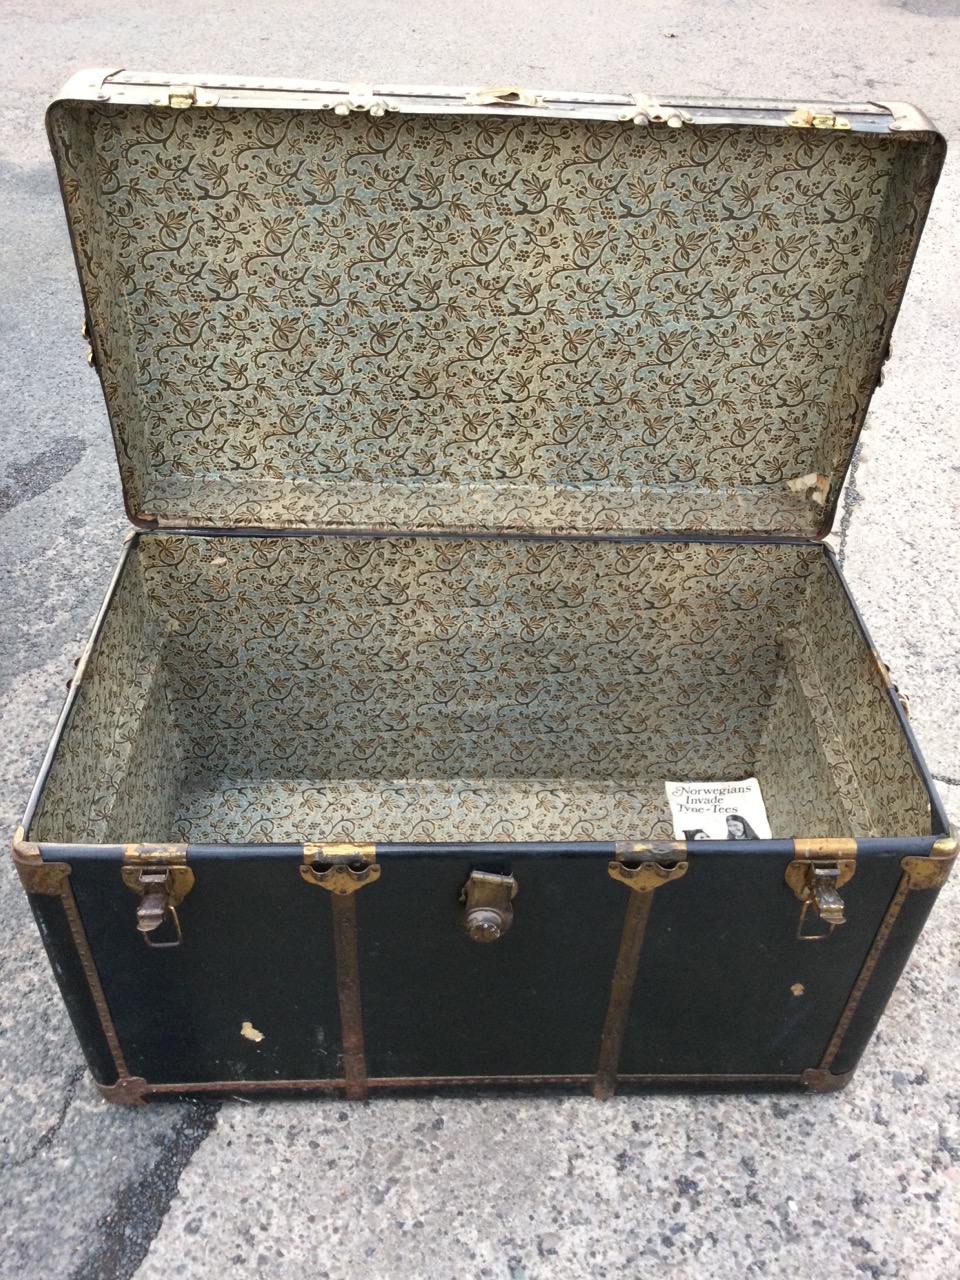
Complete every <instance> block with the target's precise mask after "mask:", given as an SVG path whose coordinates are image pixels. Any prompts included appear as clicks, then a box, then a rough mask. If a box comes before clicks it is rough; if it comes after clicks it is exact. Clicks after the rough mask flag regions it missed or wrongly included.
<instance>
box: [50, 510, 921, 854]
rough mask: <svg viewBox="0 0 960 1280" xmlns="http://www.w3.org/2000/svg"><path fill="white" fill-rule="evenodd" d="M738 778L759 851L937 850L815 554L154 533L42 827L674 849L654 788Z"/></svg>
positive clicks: (110, 836)
mask: <svg viewBox="0 0 960 1280" xmlns="http://www.w3.org/2000/svg"><path fill="white" fill-rule="evenodd" d="M751 775H753V776H756V777H757V778H759V780H760V784H761V787H762V790H763V795H764V799H765V801H766V805H767V812H768V816H769V819H770V824H771V829H772V833H773V836H774V837H776V838H781V837H794V836H799V837H806V836H811V837H815V836H881V835H882V836H909V835H922V834H926V833H928V832H929V831H930V808H929V799H928V796H927V792H926V788H925V786H924V783H923V780H922V777H921V775H920V772H919V769H918V767H917V765H916V762H915V759H914V756H913V753H912V751H911V749H910V745H909V743H908V741H907V739H906V736H905V735H904V733H903V731H902V728H901V726H900V723H899V720H898V717H897V715H896V712H895V710H894V708H893V705H892V703H891V700H890V697H889V693H888V690H887V686H886V682H885V680H884V678H883V676H882V674H881V672H880V670H879V667H878V665H877V662H876V660H875V658H874V657H873V655H872V653H871V650H870V648H869V647H868V645H867V643H866V641H865V638H864V636H863V633H862V631H861V629H860V627H859V626H858V624H857V621H856V618H855V616H854V613H853V610H852V607H851V605H850V603H849V601H848V599H847V596H846V593H845V591H844V589H843V587H842V584H841V581H840V579H839V576H838V574H837V573H836V571H835V569H834V568H833V567H832V564H831V562H830V560H829V557H828V555H827V554H826V552H825V551H824V550H823V548H822V547H820V546H819V545H816V544H803V543H780V544H778V543H773V542H764V543H745V542H739V543H738V542H726V543H724V542H708V541H703V542H695V541H677V542H659V541H640V542H625V541H616V540H602V539H598V540H583V541H570V540H552V539H536V538H529V537H522V536H518V537H510V538H496V537H490V538H469V537H462V536H461V537H456V536H450V537H430V536H424V535H420V536H407V537H398V536H380V537H374V536H349V537H343V536H339V537H338V536H335V535H330V534H326V535H318V536H263V537H255V536H206V535H195V534H178V533H156V534H149V535H145V536H142V537H141V538H140V539H139V540H138V542H137V543H136V545H135V546H134V548H133V549H132V551H131V554H130V556H129V558H128V560H127V563H126V567H125V569H124V571H123V574H122V577H121V579H120V583H119V586H118V589H117V592H116V594H115V596H114V599H113V602H112V604H111V606H110V609H109V611H108V614H107V618H106V621H105V624H104V626H103V628H102V630H101V633H100V635H99V638H98V640H97V642H96V645H95V648H94V651H93V653H92V655H91V658H90V661H89V662H88V664H87V667H86V670H85V671H84V673H83V676H82V680H81V684H80V687H79V690H78V696H77V700H76V703H75V705H74V707H73V710H72V713H71V716H70V718H69V720H68V722H67V726H66V729H65V731H64V733H63V735H62V738H61V741H60V744H59V746H58V749H57V752H56V755H55V757H54V761H53V765H52V769H51V771H50V774H49V777H48V780H47V783H46V786H45V789H44V792H43V794H42V796H41V799H40V803H39V806H38V809H37V813H36V816H35V819H34V821H33V823H32V825H31V832H30V834H31V837H32V838H33V839H37V840H43V841H48V842H53V843H59V842H90V843H108V844H110V843H124V842H129V841H131V840H136V841H144V842H164V841H187V842H193V843H244V842H253V843H259V842H264V843H286V842H289V841H293V842H300V841H319V840H324V841H325V840H331V841H339V840H343V841H350V840H352V841H380V842H384V841H397V842H403V841H411V842H429V841H453V840H456V841H465V840H466V841H470V840H475V841H490V840H497V841H509V840H517V841H524V840H557V841H564V840H566V841H575V840H611V839H624V840H639V839H649V838H670V837H672V835H673V831H672V827H671V822H670V815H669V808H668V805H667V802H666V797H665V793H664V781H665V779H671V780H675V781H704V780H723V781H728V780H734V779H739V778H744V777H748V776H751Z"/></svg>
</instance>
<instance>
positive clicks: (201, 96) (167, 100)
mask: <svg viewBox="0 0 960 1280" xmlns="http://www.w3.org/2000/svg"><path fill="white" fill-rule="evenodd" d="M217 101H218V99H217V95H216V94H215V93H209V92H208V91H207V90H205V89H198V88H197V87H196V85H192V84H172V85H171V86H170V88H169V89H168V90H167V93H166V96H165V97H163V98H154V101H153V105H154V106H155V107H174V108H175V109H176V110H177V111H186V110H187V108H188V107H215V106H216V105H217Z"/></svg>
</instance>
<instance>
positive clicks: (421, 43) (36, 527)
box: [0, 0, 960, 1280]
mask: <svg viewBox="0 0 960 1280" xmlns="http://www.w3.org/2000/svg"><path fill="white" fill-rule="evenodd" d="M958 56H960V4H958V3H957V2H956V0H899V2H898V3H885V2H884V0H858V3H854V4H847V5H838V4H835V3H831V2H830V0H790V3H785V2H784V3H774V2H773V0H754V2H753V3H747V2H746V0H711V2H708V0H701V2H700V3H697V2H696V0H673V3H672V4H670V5H669V6H667V5H654V4H649V3H638V2H637V0H600V2H597V3H588V2H587V0H580V2H579V3H578V2H577V0H551V3H549V4H547V3H544V2H543V0H526V3H523V4H516V3H508V2H507V0H485V2H484V3H480V2H479V0H461V3H460V4H452V3H444V2H443V0H421V2H420V3H418V4H413V3H406V4H403V3H389V0H354V3H353V4H352V5H342V4H341V5H334V4H332V3H329V2H324V0H317V2H316V3H314V4H305V3H302V2H301V3H296V4H295V3H290V0H259V3H257V4H252V3H249V0H235V2H234V3H232V4H221V5H217V6H205V7H204V6H200V5H197V4H196V3H192V2H190V0H166V2H165V3H161V4H156V5H153V6H142V5H137V4H134V3H132V0H96V2H94V0H63V2H61V3H58V4H55V3H52V0H35V2H34V3H33V4H31V5H27V4H25V3H20V4H18V3H15V2H13V0H7V3H6V4H5V5H3V6H2V8H0V67H2V83H3V86H4V88H3V94H2V98H0V166H2V168H0V174H2V183H0V215H2V225H3V228H4V234H3V236H2V246H0V281H2V289H3V307H2V310H0V325H2V327H3V330H4V342H3V353H4V359H3V361H2V364H0V383H2V406H3V415H2V423H0V430H2V441H3V444H2V457H0V540H2V561H0V572H2V584H3V598H4V605H5V607H4V609H3V613H2V616H0V628H2V644H0V699H2V703H3V714H4V719H3V731H2V733H0V827H2V832H0V834H2V838H3V841H4V842H5V843H6V841H7V838H8V836H9V834H10V833H11V832H12V830H13V828H14V826H15V824H16V822H17V820H18V816H19V813H20V811H21V809H22V806H23V803H24V801H25V799H26V796H27V793H28V790H29V787H30V785H31V782H32V779H33V776H34V773H35V770H36V768H37V765H38V764H39V761H40V758H41V755H42V752H43V750H44V748H45V746H46V743H47V740H48V737H49V734H50V731H51V729H52V727H53V723H54V719H55V716H56V713H57V710H58V704H59V700H60V695H61V692H62V689H63V681H64V680H65V679H66V677H67V674H68V671H69V667H70V662H71V660H72V658H73V657H74V656H75V654H76V653H77V652H78V650H79V646H80V644H81V643H82V641H83V639H84V638H85V635H86V633H87V630H88V627H89V624H90V621H91V618H92V616H93V613H94V611H95V609H96V607H97V605H98V603H99V601H100V598H101V596H102V593H103V590H104V587H105V585H106V582H107V578H108V575H109V573H110V571H111V568H112V566H113V564H114V561H115V558H116V555H117V551H118V545H119V542H120V539H121V536H122V533H123V531H124V528H125V524H124V518H123V515H122V506H121V502H120V493H119V487H118V483H117V478H116V468H115V463H114V459H113V456H112V451H111V446H110V443H109V440H108V432H107V426H106V420H105V416H104V412H103V409H102V405H101V402H100V397H99V392H98V387H97V383H96V380H95V378H94V377H93V376H92V375H91V374H90V373H89V372H88V370H87V368H86V364H85V361H84V353H85V348H84V344H83V343H82V341H81V339H80V336H79V324H80V302H79V296H78V292H77V287H76V283H75V281H74V276H73V264H72V261H71V258H70V255H69V252H68V248H67V241H66V237H65V234H64V228H63V224H62V219H61V214H60V211H59V207H58V199H57V194H56V188H55V182H54V175H53V170H52V166H51V164H50V161H49V159H48V156H47V152H46V144H45V139H44V134H43V127H42V121H43V110H44V106H45V103H46V100H47V99H48V97H49V96H50V95H51V94H52V93H53V92H54V91H55V90H56V89H57V87H58V85H59V84H60V82H61V81H62V80H63V79H65V78H66V75H67V73H69V72H72V71H73V70H75V69H78V68H80V67H82V66H84V65H114V66H121V65H126V66H128V67H136V66H147V67H168V68H171V69H174V70H190V69H191V68H192V69H196V68H198V67H199V68H207V69H210V70H221V71H232V72H235V73H240V74H257V75H265V74H274V75H301V76H314V77H317V78H344V79H361V80H362V79H376V78H379V79H383V80H394V81H407V82H424V83H430V82H434V83H448V84H449V83H468V84H489V83H511V82H514V83H519V84H524V85H529V84H533V85H540V84H544V85H547V86H551V87H552V86H564V87H579V88H584V89H617V90H626V91H631V90H635V89H638V88H644V89H649V90H653V91H655V92H658V93H662V94H663V96H664V97H665V98H667V100H669V97H670V94H671V92H673V91H676V90H681V91H683V90H686V91H687V92H689V93H697V94H716V95H731V96H736V95H757V96H769V97H787V98H795V99H796V100H797V101H798V102H804V101H808V100H810V99H811V98H820V97H826V98H835V99H849V100H858V99H862V98H878V99H882V100H890V99H893V100H896V99H906V100H914V101H917V102H919V103H920V104H921V105H923V106H924V107H925V108H926V109H927V110H928V111H929V112H930V113H931V114H932V115H933V116H934V117H935V118H936V119H937V120H938V122H939V123H940V124H941V126H942V127H943V128H944V129H945V130H946V132H947V133H948V134H949V135H950V136H951V137H956V136H957V134H958V132H960V78H958V74H957V67H958ZM958 207H960V163H957V162H953V161H950V162H948V168H947V172H946V175H945V178H944V181H943V183H942V185H941V188H940V192H939V194H938V196H937V199H936V203H935V205H934V211H933V215H932V221H931V225H930V228H929V231H928V234H927V237H926V241H925V244H924V246H923V248H922V250H921V253H920V256H919V259H918V261H917V266H916V270H915V274H914V277H913V282H912V284H911V286H910V291H909V296H908V299H907V303H906V305H905V308H904V311H903V314H902V318H901V321H900V324H899V327H898V331H897V334H896V339H895V357H894V359H893V361H892V362H891V365H890V366H889V367H888V371H889V376H888V379H887V384H886V386H885V387H884V388H883V390H882V391H881V392H880V393H879V394H878V396H877V397H876V400H875V405H874V408H873V410H872V412H871V416H870V421H869V425H868V430H867V432H866V434H865V436H864V440H863V447H862V451H861V453H860V456H859V459H858V463H857V467H856V471H855V473H854V476H853V478H852V481H851V483H850V485H849V487H848V496H847V503H846V507H845V511H844V515H843V520H842V522H841V524H840V526H839V542H840V550H841V553H842V555H843V557H844V561H845V565H846V571H847V573H848V576H849V577H850V579H851V581H852V583H853V586H854V589H855V592H856V594H857V596H858V599H859V601H860V603H861V605H862V608H863V611H864V613H865V615H866V618H867V621H868V624H869V626H870V627H871V628H872V630H873V634H874V637H875V639H876V641H877V643H878V646H879V648H880V650H881V652H882V653H883V654H884V655H885V656H886V657H887V659H888V661H889V662H890V664H891V666H892V668H893V671H894V674H895V676H896V678H898V680H899V682H900V685H901V688H902V689H904V691H906V692H907V693H909V694H910V695H911V698H912V707H913V718H914V724H915V726H916V730H917V734H918V736H919V739H920V742H921V744H922V746H923V747H924V749H925V752H926V755H927V759H928V761H929V763H930V765H931V767H932V769H933V771H934V773H935V774H936V776H937V778H938V780H939V783H940V785H941V786H942V789H943V793H944V795H945V797H946V800H947V803H948V806H949V807H950V809H951V811H952V815H953V817H954V819H955V820H960V752H958V748H957V732H956V730H957V724H958V720H960V679H958V674H960V623H958V618H960V575H958V573H957V552H958V546H960V514H958V503H957V493H958V473H960V449H958V445H960V431H958V413H960V391H958V388H960V367H958V366H960V358H958V339H960V265H958V264H960V232H958V225H960V220H958V217H957V209H958ZM958 900H960V883H954V884H952V885H948V887H947V889H946V890H945V892H944V894H943V896H942V897H941V900H940V903H939V905H938V907H937V909H936V912H935V915H934V917H933V918H932V920H931V923H930V926H929V928H928V930H927V933H926V934H925V936H924V938H923V940H922V942H921V944H920V946H919V948H918V949H917V951H916V953H915V955H914V957H913V959H912V960H911V962H910V966H909V970H908V972H907V974H906V975H905V978H904V980H903V981H902V983H901V985H900V988H899V990H898V992H897V994H896V996H895V998H894V1000H893V1002H892V1004H891V1006H890V1008H889V1010H888V1013H887V1016H886V1019H885V1021H884V1023H883V1025H882V1029H881V1032H880V1034H879V1035H878V1036H877V1037H876V1039H875V1041H874V1043H873V1045H872V1046H871V1048H870V1050H869V1052H868V1054H867V1056H866V1059H865V1062H864V1065H863V1067H862V1069H861V1072H860V1074H859V1075H858V1077H857V1079H856V1081H855V1082H854V1084H853V1085H852V1086H851V1088H850V1089H849V1090H848V1091H847V1092H846V1093H844V1094H840V1095H836V1096H833V1097H828V1098H796V1097H789V1098H784V1097H774V1098H768V1097H746V1098H740V1097H733V1098H731V1097H725V1098H716V1097H696V1098H685V1097H674V1098H653V1099H646V1100H641V1099H630V1100H615V1101H613V1102H612V1103H609V1104H605V1105H599V1104H596V1103H594V1102H592V1101H588V1100H581V1099H568V1100H564V1101H556V1100H537V1099H524V1100H519V1101H518V1100H470V1101H464V1102H451V1101H435V1100H430V1099H426V1100H402V1101H389V1102H387V1101H379V1102H376V1103H374V1104H371V1105H368V1106H358V1107H346V1106H344V1105H343V1104H342V1103H338V1102H330V1101H312V1102H309V1103H274V1104H271V1105H268V1106H261V1105H259V1104H255V1103H249V1102H247V1103H245V1102H233V1101H229V1102H225V1103H224V1104H223V1105H222V1107H220V1108H219V1110H217V1108H216V1107H215V1106H213V1105H192V1106H190V1105H184V1104H170V1105H162V1106H161V1105H155V1106H151V1107H149V1108H146V1109H144V1110H142V1111H140V1110H135V1111H126V1110H121V1109H115V1108H110V1107H107V1106H106V1105H104V1104H101V1103H100V1102H99V1101H98V1099H97V1097H96V1095H95V1094H94V1092H93V1091H92V1089H91V1086H90V1083H89V1080H88V1078H87V1076H86V1075H85V1073H84V1070H83V1065H82V1061H81V1058H80V1055H79V1052H78V1050H77V1047H76V1044H75V1041H74V1039H73V1036H72V1033H71V1031H70V1028H69V1025H68V1023H67V1019H66V1016H65V1014H64V1012H63V1009H62V1007H61V1005H60V1001H59V998H58V996H57V993H56V991H55V988H54V986H53V982H52V979H51V977H50V976H49V972H48V969H47V964H46V961H45V959H44V957H43V955H42V953H41V949H40V945H39V942H38V939H37V935H36V932H35V929H34V926H33V923H32V921H31V919H30V918H29V915H28V912H27V909H26V906H25V903H24V900H23V898H22V896H21V894H20V890H19V888H18V886H17V885H16V884H15V881H14V876H13V874H12V871H11V868H10V866H9V865H3V866H2V868H0V920H2V930H0V965H2V982H0V1070H2V1073H3V1088H2V1093H0V1142H2V1146H0V1165H2V1169H3V1178H2V1182H0V1273H2V1274H3V1275H4V1276H6V1275H11V1276H12V1275H14V1274H17V1275H22V1276H28V1277H44V1280H59V1278H60V1277H72V1278H80V1277H84V1278H89V1280H100V1278H106V1277H111V1278H112V1277H128V1276H132V1275H134V1274H135V1275H137V1276H138V1277H140V1280H158V1278H160V1277H164V1278H166V1277H171V1276H219V1275H225V1274H228V1273H229V1274H236V1275H238V1276H250V1277H264V1278H265V1280H266V1278H269V1280H273V1278H274V1277H277V1278H279V1277H303V1276H310V1277H331V1278H336V1280H341V1278H345V1277H360V1276H364V1277H366V1276H369V1277H391V1278H392V1277H412V1276H417V1277H465V1276H484V1277H493V1278H495V1280H501V1277H502V1278H503V1280H521V1278H526V1280H534V1278H537V1280H540V1278H541V1277H551V1276H564V1277H567V1276H581V1275H582V1276H621V1275H622V1276H646V1275H653V1274H655V1273H657V1272H660V1271H663V1272H665V1273H668V1274H670V1275H672V1276H678V1277H700V1276H723V1277H726V1276H737V1277H741V1276H763V1277H781V1276H782V1277H786V1276H791V1277H808V1276H814V1275H818V1276H819V1275H821V1274H829V1275H831V1276H838V1277H851V1278H854V1280H858V1278H859V1277H861V1276H862V1277H901V1278H905V1280H946V1278H948V1277H953V1276H955V1275H956V1274H957V1272H958V1264H957V1257H958V1246H960V1067H958V1055H957V1054H956V1052H955V1051H954V1047H953V1046H954V1037H955V1033H956V1025H957V1017H956V995H957V989H958V984H960V952H958V937H957V930H956V927H955V924H954V922H953V919H954V915H953V913H954V910H955V908H956V905H957V903H958Z"/></svg>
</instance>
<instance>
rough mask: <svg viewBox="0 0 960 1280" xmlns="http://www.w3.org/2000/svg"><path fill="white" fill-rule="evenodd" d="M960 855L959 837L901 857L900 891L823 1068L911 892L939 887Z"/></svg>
mask: <svg viewBox="0 0 960 1280" xmlns="http://www.w3.org/2000/svg"><path fill="white" fill-rule="evenodd" d="M956 856H957V842H956V840H955V839H946V840H938V841H937V842H936V843H935V844H934V846H933V848H932V850H931V852H930V856H929V857H916V856H908V857H906V858H902V859H901V861H900V865H901V867H902V868H903V875H902V876H901V877H900V883H899V884H898V885H897V891H896V893H895V894H894V895H893V898H892V899H891V900H890V905H889V906H888V907H887V910H886V913H885V914H884V917H883V920H882V921H881V922H880V928H879V929H878V930H877V934H876V937H875V938H874V940H873V942H872V943H871V944H870V950H869V951H868V952H867V956H866V959H865V960H864V962H863V965H862V966H861V969H860V972H859V973H858V974H857V980H856V982H855V983H854V984H853V989H852V990H851V992H850V995H849V996H848V998H847V1003H846V1004H845V1005H844V1006H843V1012H842V1013H841V1014H840V1021H839V1022H838V1023H837V1025H836V1028H835V1029H834V1032H833V1035H832V1036H831V1037H830V1043H829V1044H828V1045H827V1048H826V1051H825V1052H824V1055H823V1057H822V1058H821V1060H820V1067H819V1070H820V1071H828V1070H829V1069H830V1067H831V1065H832V1063H833V1060H834V1058H835V1057H836V1056H837V1054H838V1052H839V1051H840V1046H841V1045H842V1044H843V1038H844V1036H845V1035H846V1034H847V1031H848V1030H849V1027H850V1023H851V1022H852V1021H853V1016H854V1014H855V1013H856V1012H857V1006H858V1005H859V1003H860V1000H861V998H862V996H863V993H864V991H865V990H866V989H867V984H868V983H869V981H870V979H871V977H872V976H873V971H874V969H876V967H877V962H878V961H879V959H880V956H881V955H882V954H883V949H884V947H885V946H886V945H887V940H888V938H889V937H890V933H891V931H892V929H893V926H894V925H895V924H896V922H897V917H898V916H899V914H900V911H901V908H902V907H903V904H904V902H905V901H906V897H907V894H908V893H909V892H910V891H911V890H914V889H939V888H940V887H941V886H942V885H943V884H944V883H945V881H946V879H947V877H948V876H949V874H950V871H951V870H952V868H953V863H954V860H955V859H956Z"/></svg>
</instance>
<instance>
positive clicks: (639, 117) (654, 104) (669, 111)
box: [617, 93, 693, 129]
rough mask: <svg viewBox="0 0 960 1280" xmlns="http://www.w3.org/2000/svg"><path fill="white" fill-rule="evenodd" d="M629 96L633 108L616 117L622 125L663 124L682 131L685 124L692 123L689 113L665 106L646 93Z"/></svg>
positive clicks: (678, 108) (679, 108)
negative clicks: (631, 99)
mask: <svg viewBox="0 0 960 1280" xmlns="http://www.w3.org/2000/svg"><path fill="white" fill-rule="evenodd" d="M630 96H631V97H632V98H633V106H632V107H630V108H629V110H627V111H621V112H620V114H619V116H618V117H617V119H618V120H620V121H622V122H623V123H624V124H637V125H648V124H665V125H666V126H667V127H668V128H670V129H682V128H683V126H684V125H685V124H690V123H691V122H692V121H693V116H692V115H691V114H690V112H689V111H684V110H683V109H682V108H681V107H670V106H667V105H666V104H665V103H661V102H658V101H657V100H656V98H652V97H651V96H650V94H648V93H634V94H631V95H630Z"/></svg>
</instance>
